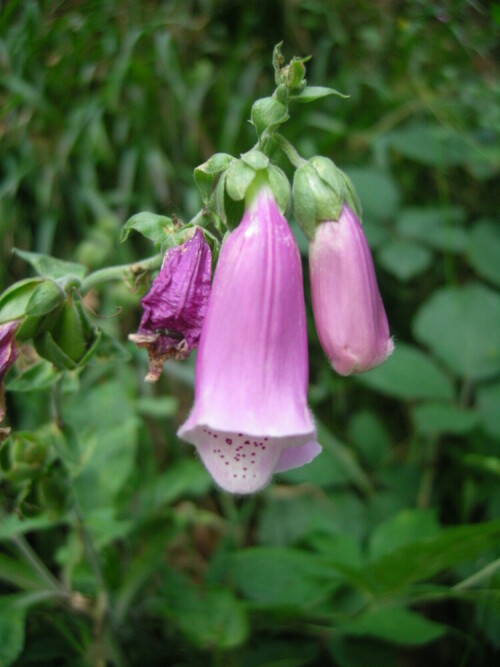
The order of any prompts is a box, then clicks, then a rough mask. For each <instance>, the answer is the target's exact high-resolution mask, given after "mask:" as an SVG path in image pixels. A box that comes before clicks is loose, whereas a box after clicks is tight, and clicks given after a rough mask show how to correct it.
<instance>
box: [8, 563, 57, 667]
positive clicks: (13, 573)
mask: <svg viewBox="0 0 500 667" xmlns="http://www.w3.org/2000/svg"><path fill="white" fill-rule="evenodd" d="M0 579H2V580H3V581H5V582H6V583H8V584H10V585H11V586H12V585H15V586H18V587H19V588H23V589H25V590H29V591H33V590H44V589H45V588H46V587H47V583H46V582H45V581H44V580H43V579H42V578H41V577H40V576H39V575H38V574H37V573H36V572H35V571H34V570H33V568H32V567H30V566H28V565H27V564H26V563H23V562H22V561H20V560H18V559H17V558H12V557H11V556H7V555H5V554H2V553H0ZM1 600H2V598H1V597H0V604H1ZM0 664H1V663H0Z"/></svg>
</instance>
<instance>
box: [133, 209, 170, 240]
mask: <svg viewBox="0 0 500 667" xmlns="http://www.w3.org/2000/svg"><path fill="white" fill-rule="evenodd" d="M132 231H136V232H139V234H142V235H143V236H145V237H146V238H147V239H149V240H150V241H153V243H154V244H155V245H156V246H157V247H158V248H159V247H160V246H162V245H163V244H168V245H169V246H170V245H176V241H175V232H176V229H175V226H174V223H173V222H172V219H171V218H167V217H166V216H164V215H156V214H155V213H148V212H147V211H144V212H143V213H137V214H136V215H133V216H132V217H131V218H129V220H127V222H126V223H125V224H124V225H123V227H122V231H121V234H120V242H121V243H124V242H125V241H126V240H127V239H128V237H129V236H130V233H131V232H132Z"/></svg>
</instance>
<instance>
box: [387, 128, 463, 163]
mask: <svg viewBox="0 0 500 667" xmlns="http://www.w3.org/2000/svg"><path fill="white" fill-rule="evenodd" d="M386 142H387V144H388V145H389V146H390V147H391V148H393V149H394V150H395V151H396V152H398V153H399V154H400V155H403V156H404V157H407V158H409V159H410V160H415V161H416V162H420V163H422V164H426V165H429V166H432V167H448V166H452V165H456V164H464V163H465V162H466V161H467V159H468V158H469V157H470V155H471V153H472V152H474V153H475V151H472V150H471V149H470V148H469V146H468V145H467V144H466V143H465V141H464V140H463V138H462V136H460V135H459V134H458V133H456V132H454V131H451V130H449V129H448V128H446V127H443V126H441V125H430V124H423V123H422V124H417V123H415V124H412V125H409V126H408V127H403V128H400V129H397V130H393V131H392V132H390V133H389V134H388V135H387V136H386Z"/></svg>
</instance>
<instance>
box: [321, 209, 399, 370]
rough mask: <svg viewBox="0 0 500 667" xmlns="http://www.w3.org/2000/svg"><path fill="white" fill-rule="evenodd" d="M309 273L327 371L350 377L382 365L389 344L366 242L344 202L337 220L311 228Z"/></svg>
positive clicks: (388, 353) (386, 324)
mask: <svg viewBox="0 0 500 667" xmlns="http://www.w3.org/2000/svg"><path fill="white" fill-rule="evenodd" d="M309 271H310V277H311V294H312V304H313V312H314V321H315V323H316V330H317V332H318V337H319V340H320V343H321V346H322V347H323V350H324V351H325V353H326V355H327V357H328V359H329V360H330V363H331V364H332V366H333V368H334V369H335V370H336V371H337V373H340V375H350V374H351V373H360V372H362V371H367V370H369V369H370V368H374V367H375V366H377V365H378V364H380V363H382V362H383V361H384V360H385V359H386V358H387V357H388V356H389V355H390V354H391V352H392V351H393V349H394V344H393V341H392V339H391V337H390V334H389V324H388V322H387V316H386V314H385V310H384V305H383V303H382V298H381V296H380V292H379V289H378V285H377V278H376V276H375V269H374V266H373V260H372V256H371V253H370V249H369V247H368V242H367V240H366V237H365V234H364V232H363V228H362V226H361V223H360V221H359V220H358V218H357V216H356V215H355V214H354V213H353V212H352V210H351V209H350V208H349V206H347V204H344V205H343V207H342V210H341V213H340V216H339V220H338V221H332V222H320V223H319V224H318V226H317V227H316V231H315V235H314V238H313V239H312V241H311V243H310V245H309Z"/></svg>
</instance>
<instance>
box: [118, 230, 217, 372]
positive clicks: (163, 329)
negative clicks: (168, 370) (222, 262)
mask: <svg viewBox="0 0 500 667" xmlns="http://www.w3.org/2000/svg"><path fill="white" fill-rule="evenodd" d="M211 272H212V255H211V252H210V247H209V245H208V243H207V242H206V241H205V237H204V236H203V232H202V231H201V229H199V228H197V229H196V232H195V233H194V236H193V237H192V238H191V239H190V240H189V241H186V242H185V243H183V244H182V245H179V246H176V247H175V248H171V249H169V250H167V252H166V253H165V257H164V259H163V264H162V267H161V270H160V273H159V274H158V276H157V277H156V278H155V280H154V281H153V284H152V286H151V289H150V291H149V292H148V294H146V296H145V297H144V298H143V299H142V301H141V303H142V306H143V308H144V313H143V315H142V318H141V323H140V326H139V331H138V332H137V333H136V334H131V335H130V336H129V338H130V340H132V341H133V342H134V343H136V344H137V345H138V346H139V347H145V348H146V349H147V351H148V357H149V372H148V374H147V376H146V380H147V381H149V382H156V381H157V380H158V378H159V377H160V375H161V371H162V368H163V364H164V363H165V361H166V360H167V359H169V358H171V357H173V358H174V359H185V358H186V357H187V356H189V354H190V352H191V351H192V350H193V349H194V348H195V347H196V346H197V344H198V340H199V338H200V333H201V326H202V324H203V320H204V318H205V314H206V311H207V306H208V297H209V295H210V278H211Z"/></svg>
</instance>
